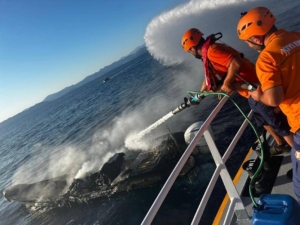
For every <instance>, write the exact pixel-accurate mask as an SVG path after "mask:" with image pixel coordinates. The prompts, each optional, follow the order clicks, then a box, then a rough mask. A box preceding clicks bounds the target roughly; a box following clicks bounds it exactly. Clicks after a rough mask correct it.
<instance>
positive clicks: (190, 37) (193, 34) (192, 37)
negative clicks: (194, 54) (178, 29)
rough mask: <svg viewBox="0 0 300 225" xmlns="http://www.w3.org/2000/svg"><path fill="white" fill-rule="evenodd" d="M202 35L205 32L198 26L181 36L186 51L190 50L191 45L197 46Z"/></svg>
mask: <svg viewBox="0 0 300 225" xmlns="http://www.w3.org/2000/svg"><path fill="white" fill-rule="evenodd" d="M202 36H203V33H202V32H201V31H200V30H198V29H196V28H191V29H189V30H188V31H186V32H185V33H184V35H183V36H182V38H181V45H182V47H183V49H184V51H186V52H188V51H189V50H190V49H191V47H195V46H197V45H198V43H199V41H200V39H201V38H202Z"/></svg>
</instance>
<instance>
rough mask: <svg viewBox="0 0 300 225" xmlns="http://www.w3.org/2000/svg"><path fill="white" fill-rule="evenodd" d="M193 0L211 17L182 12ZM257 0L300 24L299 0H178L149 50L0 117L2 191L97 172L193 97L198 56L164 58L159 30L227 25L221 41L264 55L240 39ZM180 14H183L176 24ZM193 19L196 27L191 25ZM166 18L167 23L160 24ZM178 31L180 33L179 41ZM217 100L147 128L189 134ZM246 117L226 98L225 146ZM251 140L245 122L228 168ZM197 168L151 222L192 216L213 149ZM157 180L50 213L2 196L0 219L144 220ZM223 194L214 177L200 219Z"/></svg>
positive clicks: (124, 223)
mask: <svg viewBox="0 0 300 225" xmlns="http://www.w3.org/2000/svg"><path fill="white" fill-rule="evenodd" d="M193 4H195V6H196V7H194V8H193V9H194V10H199V12H203V14H204V15H205V18H204V17H203V18H202V20H199V18H201V15H197V13H198V12H195V11H192V10H191V12H190V14H191V15H190V16H189V13H188V12H186V11H188V10H187V9H189V7H191V6H190V5H193ZM258 5H264V6H267V7H269V8H271V10H272V11H273V13H274V14H275V15H276V18H277V26H278V28H285V29H287V30H295V31H300V20H299V17H298V15H299V13H300V2H299V1H294V0H285V1H280V0H272V1H228V0H227V1H191V2H189V3H188V6H186V5H180V6H178V7H177V8H175V9H172V10H170V12H169V13H168V12H164V14H163V15H161V16H160V15H158V16H157V17H156V18H154V19H153V21H152V23H151V24H150V25H149V26H148V27H147V30H146V35H145V42H146V46H147V48H148V50H149V52H147V53H145V54H143V55H141V56H139V57H137V58H135V59H134V60H132V61H130V62H128V63H127V64H124V65H122V66H120V67H118V68H117V69H115V70H113V71H110V72H108V73H107V74H105V75H104V76H103V77H100V78H98V79H95V80H93V81H91V82H89V83H87V84H85V85H83V86H81V87H80V88H78V89H76V90H73V91H72V92H70V93H68V94H66V95H64V96H62V97H60V98H58V99H56V100H53V101H49V102H41V103H39V104H37V105H35V106H33V107H31V108H29V109H27V110H24V111H23V112H21V113H20V114H18V115H16V116H14V117H12V118H10V119H8V120H6V121H4V122H2V123H0V153H1V158H0V190H3V189H5V188H6V187H8V186H10V185H13V184H20V183H33V182H37V181H40V180H44V179H47V178H51V177H56V176H59V175H64V174H67V173H74V174H75V175H74V178H75V177H81V176H82V175H83V174H85V173H87V172H90V171H97V170H99V169H100V168H101V167H102V165H103V164H104V163H105V162H106V161H107V160H108V159H109V158H110V157H111V156H113V155H114V154H115V153H118V152H124V153H125V154H126V152H127V151H128V148H127V147H126V146H125V142H126V140H128V138H129V137H133V136H134V135H136V134H138V133H139V132H141V131H143V130H145V129H147V128H148V127H150V126H151V125H153V124H155V123H156V122H157V121H159V120H160V119H161V118H164V116H165V115H167V114H169V113H170V112H171V111H172V110H174V109H175V108H176V107H177V106H179V105H181V103H183V102H184V97H189V95H188V93H187V91H188V90H194V91H197V90H199V87H200V84H201V82H202V79H203V72H202V70H203V68H202V66H201V62H200V61H198V60H196V59H191V58H184V57H188V56H186V55H184V56H183V57H182V58H180V54H181V53H180V54H178V55H179V57H177V58H176V57H174V58H172V56H171V55H170V57H169V58H168V54H171V53H172V51H170V52H168V50H165V49H162V48H161V47H160V46H159V45H160V44H163V43H165V44H166V45H170V43H172V41H171V42H168V41H161V42H159V43H157V45H156V44H155V41H151V40H156V39H159V38H160V39H162V38H163V37H165V39H167V35H161V36H157V35H156V34H157V32H158V31H159V30H161V31H162V32H165V33H163V34H167V33H168V32H169V31H170V29H171V28H172V27H181V28H182V29H179V30H180V32H181V33H182V32H184V31H185V30H186V29H188V28H190V27H191V26H196V24H198V28H199V29H200V26H201V22H203V21H204V22H203V26H204V27H205V28H206V29H207V30H208V31H210V30H214V31H212V32H214V33H216V32H222V33H223V35H224V39H221V40H224V42H226V44H229V45H230V46H232V47H235V48H237V49H238V50H240V51H242V52H243V53H244V54H245V55H246V57H248V58H249V59H250V60H251V61H253V62H255V59H256V57H257V54H258V53H256V52H255V51H254V50H251V49H249V48H248V47H247V46H246V45H245V44H244V43H242V42H240V41H237V38H236V33H235V32H234V30H235V26H236V21H237V19H238V17H239V14H240V12H242V10H243V11H246V10H247V9H250V8H251V7H255V6H258ZM183 9H184V10H183ZM201 10H202V11H201ZM176 12H177V13H176ZM199 14H201V13H199ZM198 17H199V18H198ZM178 18H179V19H182V21H184V22H183V23H177V22H178ZM187 21H189V22H190V23H191V24H192V25H191V26H188V27H187ZM226 21H229V22H226ZM232 21H235V23H232ZM164 24H165V26H167V27H168V29H166V30H164V31H163V26H164ZM175 25H176V26H175ZM183 26H184V27H186V28H185V29H184V28H183ZM229 31H233V32H229ZM180 37H181V36H180ZM180 37H178V38H177V39H178V45H180V44H179V43H180V42H179V40H180ZM176 48H177V47H174V49H176ZM176 51H177V50H176ZM181 51H182V50H181ZM178 52H179V51H178ZM186 59H187V60H186ZM195 62H197V64H195ZM195 65H196V67H197V68H196V67H195ZM104 77H110V80H109V81H107V82H105V83H103V78H104ZM232 98H233V99H234V101H236V102H237V104H238V105H239V106H240V107H241V109H242V110H243V111H244V112H245V113H248V112H249V111H250V109H249V106H248V104H247V100H246V99H244V98H242V97H240V96H239V95H238V94H236V93H233V95H232ZM218 102H219V100H218V98H217V96H215V95H211V96H207V97H206V98H205V99H204V100H203V101H202V102H201V104H199V105H197V106H191V107H188V108H186V109H184V110H183V111H181V112H179V113H178V114H175V115H173V116H171V117H169V118H168V119H166V120H165V121H163V122H162V123H161V124H159V125H158V126H154V128H153V129H152V130H151V131H150V132H148V133H147V134H145V135H144V136H145V138H147V136H149V137H150V136H151V138H153V137H159V136H162V135H165V134H167V133H168V132H169V131H170V132H171V133H176V132H184V131H185V130H186V129H187V128H188V127H189V126H190V125H191V124H193V123H195V122H198V121H204V120H205V119H206V118H207V117H208V116H209V114H210V113H211V111H212V109H213V108H214V107H215V106H216V105H217V104H218ZM242 121H243V117H242V115H241V114H240V112H239V111H238V110H237V109H236V107H235V106H234V105H233V104H232V102H231V101H227V103H226V104H225V105H224V107H223V108H222V110H221V111H220V113H219V114H218V115H217V117H216V118H215V120H214V121H213V122H212V124H211V128H212V131H213V133H214V137H215V142H216V145H217V147H218V149H219V151H220V153H221V154H223V153H224V152H225V150H226V149H227V147H228V145H229V144H230V141H231V140H232V138H233V137H234V135H235V133H236V132H237V130H238V129H239V126H240V124H241V123H242ZM254 141H255V135H254V133H253V131H252V130H251V129H250V128H247V129H246V131H245V133H244V134H243V136H242V138H241V140H240V141H239V142H238V144H237V147H236V148H235V150H234V152H233V153H232V156H231V158H230V159H229V160H228V161H227V163H226V165H227V167H228V170H229V172H230V174H231V176H234V174H235V172H236V171H237V170H238V168H239V166H240V164H241V162H242V161H243V158H244V157H245V154H246V153H247V150H248V149H249V147H250V146H251V145H252V143H253V142H254ZM150 144H151V142H150ZM150 147H151V146H150V145H149V143H148V144H147V145H143V146H137V148H139V149H141V148H143V151H147V150H148V149H149V148H150ZM131 150H132V149H131ZM133 150H134V149H133ZM198 166H201V168H202V171H201V176H199V177H198V180H197V182H195V184H194V185H185V184H182V183H181V184H180V185H177V186H176V187H175V188H173V189H171V192H170V194H168V196H167V198H166V200H165V202H164V203H163V205H162V206H161V208H160V209H159V211H158V213H157V216H156V217H155V219H154V220H153V223H152V224H157V225H159V224H170V225H173V224H176V225H184V224H190V223H191V221H192V218H193V215H194V213H195V212H196V210H197V207H198V205H199V203H200V201H201V198H202V196H203V193H204V191H205V188H206V187H207V185H208V183H209V180H210V178H211V176H212V173H213V170H214V168H215V166H214V162H213V160H212V157H211V155H210V154H204V155H203V163H202V165H198ZM160 188H161V185H158V186H154V187H150V188H145V189H140V190H136V191H131V192H128V193H124V194H123V195H121V196H118V197H114V196H111V197H110V198H107V199H105V200H103V199H101V200H97V199H95V200H93V201H91V202H88V203H82V204H78V205H75V206H72V207H61V208H54V209H52V210H50V211H47V212H44V213H41V212H37V213H32V212H29V211H28V209H27V208H26V207H25V206H24V205H23V204H22V203H20V202H16V201H11V202H8V201H6V200H5V199H4V197H3V196H2V194H1V196H0V224H1V225H13V224H17V225H18V224H32V225H33V224H36V225H41V224H53V225H60V224H61V225H63V224H68V225H73V224H74V225H75V224H82V225H83V224H86V225H89V224H91V225H96V224H104V225H116V224H119V225H136V224H140V223H141V222H142V220H143V218H144V216H145V215H146V213H147V211H148V210H149V208H150V206H151V205H152V203H153V201H154V200H155V197H156V196H157V194H158V193H159V190H160ZM225 194H226V191H225V189H224V186H223V184H222V182H221V180H218V182H217V185H216V188H215V189H214V191H213V193H212V196H211V199H210V200H209V202H208V204H207V206H206V209H205V211H204V214H203V216H202V219H201V221H200V224H204V225H206V224H212V221H213V219H214V215H215V213H216V212H217V210H218V206H219V204H220V202H221V201H222V198H223V197H224V195H225Z"/></svg>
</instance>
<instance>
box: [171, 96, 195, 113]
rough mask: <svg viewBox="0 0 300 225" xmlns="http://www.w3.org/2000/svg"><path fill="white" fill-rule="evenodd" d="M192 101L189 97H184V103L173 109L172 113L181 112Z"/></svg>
mask: <svg viewBox="0 0 300 225" xmlns="http://www.w3.org/2000/svg"><path fill="white" fill-rule="evenodd" d="M190 105H191V103H190V101H189V100H188V99H187V98H184V103H182V104H181V105H180V106H178V107H177V108H176V109H174V110H173V111H172V113H173V114H174V115H175V114H176V113H179V112H181V111H182V110H184V109H185V108H187V107H190Z"/></svg>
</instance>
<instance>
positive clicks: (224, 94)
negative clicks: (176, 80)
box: [187, 91, 264, 207]
mask: <svg viewBox="0 0 300 225" xmlns="http://www.w3.org/2000/svg"><path fill="white" fill-rule="evenodd" d="M187 92H188V93H189V94H190V95H197V94H200V95H204V96H207V95H223V96H226V97H227V98H229V99H230V100H231V101H232V103H233V104H234V105H235V106H236V108H237V109H238V110H239V111H240V113H241V114H242V115H243V116H244V118H245V119H246V120H247V121H248V123H249V124H250V126H251V127H252V129H253V131H254V133H255V135H256V137H257V139H258V142H259V144H260V146H261V160H260V163H259V166H258V168H257V170H256V172H255V173H254V175H253V176H252V177H250V179H251V181H250V184H249V195H250V198H251V200H252V203H253V205H254V206H255V207H258V204H257V202H256V201H255V199H254V197H253V193H252V189H253V188H252V187H253V183H254V181H255V178H256V177H257V175H258V174H259V173H260V171H261V170H262V168H263V163H264V149H263V144H262V141H261V139H260V137H259V135H258V133H257V130H256V129H255V127H254V125H253V124H252V123H251V121H250V119H249V118H248V117H247V115H245V114H244V112H243V111H242V110H241V108H240V107H239V106H238V105H237V103H236V102H235V101H234V100H233V99H232V98H231V97H230V96H229V95H228V94H226V93H224V92H198V91H187Z"/></svg>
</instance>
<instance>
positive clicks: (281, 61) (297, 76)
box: [256, 29, 300, 133]
mask: <svg viewBox="0 0 300 225" xmlns="http://www.w3.org/2000/svg"><path fill="white" fill-rule="evenodd" d="M256 72H257V76H258V79H259V81H260V83H261V89H262V91H265V90H267V89H269V88H272V87H275V86H279V85H281V86H282V87H283V91H284V100H283V101H282V102H281V103H280V105H279V107H280V109H281V110H282V112H283V113H284V114H285V115H286V116H287V118H288V122H289V125H290V126H291V132H293V133H295V132H296V131H297V130H298V129H299V128H300V33H299V32H287V31H285V30H283V29H281V30H278V31H276V32H274V33H273V34H272V35H271V36H270V37H269V38H268V39H267V40H266V48H265V49H264V50H263V51H262V52H261V53H260V55H259V57H258V59H257V62H256Z"/></svg>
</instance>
